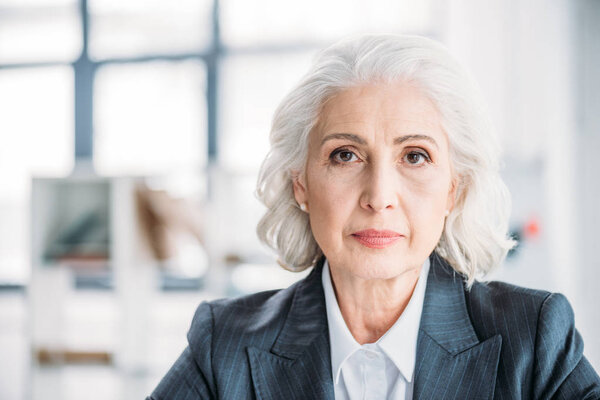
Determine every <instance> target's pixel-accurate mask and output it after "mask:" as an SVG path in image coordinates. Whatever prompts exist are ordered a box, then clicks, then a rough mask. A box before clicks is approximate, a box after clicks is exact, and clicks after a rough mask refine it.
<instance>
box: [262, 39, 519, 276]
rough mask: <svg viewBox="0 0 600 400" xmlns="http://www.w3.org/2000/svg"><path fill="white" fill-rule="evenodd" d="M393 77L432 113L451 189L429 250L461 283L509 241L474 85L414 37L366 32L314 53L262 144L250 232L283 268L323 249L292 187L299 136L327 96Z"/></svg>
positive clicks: (489, 136) (487, 127) (494, 151)
mask: <svg viewBox="0 0 600 400" xmlns="http://www.w3.org/2000/svg"><path fill="white" fill-rule="evenodd" d="M397 81H410V82H411V83H413V84H415V85H417V87H419V88H420V89H421V90H422V91H423V92H424V93H425V94H426V95H427V96H428V97H429V98H430V99H431V100H432V101H433V102H434V104H435V105H436V106H437V109H438V111H439V113H440V115H441V119H442V127H443V129H444V130H445V132H446V134H447V136H448V141H449V143H450V159H451V164H452V170H453V174H454V177H455V179H456V182H457V188H456V199H455V205H454V208H453V209H452V210H451V212H450V215H448V217H447V218H446V222H445V226H444V230H443V232H442V235H441V238H440V240H439V242H438V244H437V246H436V249H435V251H436V252H437V254H439V255H440V256H441V257H443V258H444V259H445V260H446V261H447V262H448V263H449V264H450V265H451V266H452V267H453V268H454V269H455V270H456V271H457V272H459V273H461V274H463V275H464V276H465V279H466V280H467V284H468V286H470V285H471V284H472V283H473V281H474V280H475V278H477V277H479V276H481V275H483V274H485V273H486V272H488V271H489V270H491V269H492V268H494V267H495V266H497V265H499V264H500V263H501V262H502V261H503V259H504V257H505V256H506V254H507V252H508V250H509V249H510V248H511V247H512V246H513V245H514V242H513V241H512V240H511V239H509V238H508V236H507V230H508V217H509V212H510V196H509V193H508V190H507V188H506V186H505V185H504V182H503V181H502V180H501V178H500V174H499V171H498V170H499V162H498V160H499V155H500V153H499V149H500V147H499V145H498V143H497V140H496V137H495V135H494V132H493V130H492V128H491V123H490V121H489V118H488V113H487V110H486V109H485V107H484V101H483V100H482V96H481V95H480V93H479V90H478V89H477V87H476V85H475V84H474V82H473V81H472V80H471V78H470V77H469V74H468V73H467V72H466V71H465V69H464V68H463V67H462V66H461V65H459V63H457V62H456V61H455V60H454V58H453V57H452V56H451V55H450V54H449V52H448V51H447V50H446V49H445V48H444V47H443V46H442V45H441V44H439V43H437V42H435V41H433V40H431V39H427V38H424V37H419V36H400V35H366V36H360V37H355V38H350V39H346V40H342V41H340V42H338V43H335V44H334V45H332V46H331V47H329V48H327V49H325V50H323V51H322V52H320V53H319V54H318V56H317V57H316V59H315V61H314V63H313V65H312V67H311V68H310V70H309V71H308V73H307V74H306V75H305V76H304V77H303V78H302V79H301V81H300V83H299V84H298V85H297V86H296V87H295V88H294V89H293V90H292V91H291V92H290V93H289V94H288V95H287V96H286V97H285V98H284V99H283V101H282V102H281V104H280V105H279V107H278V108H277V110H276V111H275V114H274V116H273V123H272V127H271V135H270V141H271V149H270V151H269V153H268V155H267V157H266V158H265V160H264V161H263V164H262V166H261V169H260V173H259V177H258V183H257V191H256V193H257V196H258V198H259V199H260V200H261V201H262V202H263V203H264V204H265V206H266V207H267V211H266V213H265V215H264V216H263V217H262V219H261V220H260V222H259V224H258V227H257V233H258V236H259V238H260V239H261V240H262V241H263V242H264V243H265V244H267V245H268V246H270V247H271V248H273V249H274V250H275V251H277V252H278V254H279V259H280V264H282V265H283V266H286V267H287V268H289V269H291V270H295V271H300V270H303V269H305V268H308V267H310V266H311V265H313V264H314V263H315V262H316V261H317V260H318V259H319V258H320V257H321V256H322V255H323V253H322V251H321V249H320V248H319V245H318V244H317V242H316V241H315V239H314V237H313V235H312V231H311V227H310V223H309V218H308V215H307V214H306V213H304V212H303V211H302V210H300V208H299V207H298V204H297V202H296V200H295V198H294V191H293V186H292V179H293V174H294V173H295V171H303V170H304V167H305V163H306V158H307V154H308V138H309V134H310V132H311V130H312V129H313V127H314V126H315V124H316V122H317V120H318V118H319V113H320V111H321V108H322V106H323V104H324V103H325V101H327V99H329V98H331V96H332V95H334V94H336V93H339V92H340V91H342V90H344V89H347V88H350V87H354V86H359V85H365V84H372V83H377V82H383V83H392V82H397Z"/></svg>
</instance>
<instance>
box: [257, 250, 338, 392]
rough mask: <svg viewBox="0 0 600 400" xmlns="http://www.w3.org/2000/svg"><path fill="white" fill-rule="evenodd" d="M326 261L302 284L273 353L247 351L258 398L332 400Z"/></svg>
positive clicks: (271, 351) (299, 286) (295, 295)
mask: <svg viewBox="0 0 600 400" xmlns="http://www.w3.org/2000/svg"><path fill="white" fill-rule="evenodd" d="M323 262H324V259H321V260H320V261H319V263H318V264H317V265H316V266H315V267H314V269H313V271H312V272H311V273H310V275H309V276H308V277H307V278H306V279H304V280H303V281H301V282H300V283H299V285H298V288H297V289H296V292H295V294H294V298H293V300H292V304H291V306H290V310H289V312H288V315H287V318H286V320H285V323H284V325H283V328H282V330H281V332H280V334H279V336H278V338H277V340H276V341H275V343H274V345H273V347H272V348H271V350H270V351H265V350H261V349H258V348H254V347H249V348H248V349H247V353H248V359H249V361H250V369H251V374H252V383H253V385H254V390H255V393H256V398H257V399H307V398H310V399H331V400H333V379H332V375H331V356H330V347H329V333H328V330H327V312H326V310H325V297H324V294H323V287H322V285H321V271H322V268H323Z"/></svg>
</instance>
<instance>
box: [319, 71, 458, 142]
mask: <svg viewBox="0 0 600 400" xmlns="http://www.w3.org/2000/svg"><path fill="white" fill-rule="evenodd" d="M332 133H351V134H356V135H360V136H363V137H364V139H365V141H367V142H368V141H369V140H370V139H373V138H374V137H375V136H378V135H382V134H383V135H386V136H389V138H388V139H390V141H391V140H393V139H394V138H395V137H398V136H402V135H431V136H432V137H433V138H434V139H436V141H439V142H441V143H447V135H446V133H445V131H444V129H443V127H442V123H441V116H440V113H439V112H438V109H437V107H436V105H435V103H434V102H433V101H432V100H431V99H430V98H429V97H428V96H427V95H426V94H425V92H424V91H423V90H421V88H420V87H419V86H417V85H415V84H414V83H411V82H404V81H400V82H394V83H375V84H365V85H357V86H354V87H350V88H347V89H343V90H340V91H339V92H337V93H336V94H334V95H332V96H330V97H329V98H328V99H327V101H326V102H324V104H323V105H322V107H321V109H320V112H319V116H318V120H317V123H316V124H315V126H314V128H313V129H312V131H311V138H310V141H311V145H317V144H318V143H319V142H320V141H321V140H322V139H323V137H325V136H327V135H330V134H332ZM380 138H381V137H380Z"/></svg>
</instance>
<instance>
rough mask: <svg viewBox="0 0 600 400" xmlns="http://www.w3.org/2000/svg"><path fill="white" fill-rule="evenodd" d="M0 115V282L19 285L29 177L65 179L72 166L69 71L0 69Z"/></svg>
mask: <svg viewBox="0 0 600 400" xmlns="http://www.w3.org/2000/svg"><path fill="white" fill-rule="evenodd" d="M0 115H1V117H0V221H2V223H1V224H0V281H9V282H13V281H14V282H22V281H23V280H24V279H26V278H27V276H28V273H29V265H28V264H29V257H28V255H29V226H30V223H29V194H30V182H31V181H30V179H31V176H32V175H40V174H43V175H44V176H64V175H67V174H68V173H69V171H70V170H71V169H72V167H73V159H74V157H73V125H74V123H73V121H74V116H73V71H72V69H71V68H70V67H66V66H60V67H45V68H22V69H14V70H10V69H9V70H0Z"/></svg>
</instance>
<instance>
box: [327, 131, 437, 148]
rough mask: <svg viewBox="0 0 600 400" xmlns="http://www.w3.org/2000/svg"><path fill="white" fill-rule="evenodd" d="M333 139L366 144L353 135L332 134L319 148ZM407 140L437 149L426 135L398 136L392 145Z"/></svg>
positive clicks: (433, 140)
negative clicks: (422, 141) (417, 141)
mask: <svg viewBox="0 0 600 400" xmlns="http://www.w3.org/2000/svg"><path fill="white" fill-rule="evenodd" d="M334 139H346V140H350V141H351V142H355V143H358V144H363V145H364V144H367V142H366V141H365V140H364V139H363V138H361V137H360V136H358V135H355V134H353V133H332V134H330V135H327V136H325V137H324V138H323V140H322V141H321V146H322V145H323V144H324V143H325V142H327V141H328V140H334ZM407 140H426V141H428V142H430V143H431V144H433V145H434V146H435V147H438V144H437V142H436V141H435V139H434V138H432V137H431V136H427V135H404V136H398V137H397V138H394V145H399V144H402V143H404V142H406V141H407Z"/></svg>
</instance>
